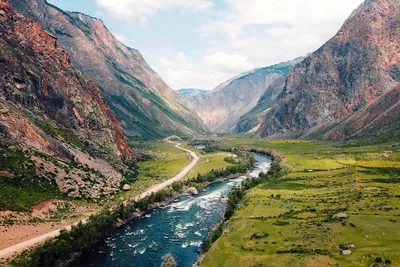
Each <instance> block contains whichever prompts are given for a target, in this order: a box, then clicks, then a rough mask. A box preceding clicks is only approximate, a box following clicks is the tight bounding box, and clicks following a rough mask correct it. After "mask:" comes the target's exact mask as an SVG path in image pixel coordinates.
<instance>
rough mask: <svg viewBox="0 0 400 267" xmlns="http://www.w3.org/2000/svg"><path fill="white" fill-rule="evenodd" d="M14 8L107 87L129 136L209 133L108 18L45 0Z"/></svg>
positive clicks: (27, 0) (15, 0)
mask: <svg viewBox="0 0 400 267" xmlns="http://www.w3.org/2000/svg"><path fill="white" fill-rule="evenodd" d="M10 2H11V4H12V5H13V7H14V8H15V9H16V10H18V11H19V12H20V13H22V14H23V15H24V16H26V17H27V18H30V19H32V20H33V21H34V22H36V23H38V24H39V25H40V26H41V27H42V28H43V29H45V30H46V31H47V32H49V33H50V34H51V35H53V36H55V37H56V38H57V42H58V43H59V44H60V46H61V47H62V48H63V49H64V50H65V51H66V52H68V54H69V55H70V58H71V62H72V63H73V65H74V66H75V67H76V68H77V69H78V70H79V71H81V72H82V73H83V74H84V75H85V76H86V77H87V78H89V79H90V80H92V81H93V82H94V84H95V85H96V86H97V87H98V88H99V89H100V90H101V91H102V93H103V96H104V99H105V101H106V103H107V105H109V106H110V108H111V110H112V111H113V113H114V114H115V115H116V117H117V118H118V120H119V121H120V123H121V125H122V127H123V129H124V133H125V135H126V136H127V137H128V138H161V137H166V136H169V135H172V134H179V135H193V134H196V133H203V134H204V133H205V127H204V125H203V124H202V122H201V120H200V119H199V118H198V117H197V116H196V114H195V113H194V112H193V111H191V110H190V109H189V108H188V106H187V103H186V101H185V100H184V99H183V98H182V97H181V96H180V95H179V94H178V93H177V92H176V91H174V90H172V89H171V88H169V87H168V86H167V85H166V84H165V82H164V81H163V80H162V79H161V77H160V76H159V75H158V74H157V73H156V72H154V71H153V70H152V69H151V68H150V66H149V65H148V64H147V63H146V61H145V60H144V58H143V56H142V55H141V53H140V52H139V51H137V50H135V49H132V48H129V47H127V46H125V45H124V44H122V43H121V42H119V41H118V40H117V39H116V37H115V36H114V35H113V34H111V32H110V31H109V30H108V29H107V28H106V27H105V25H104V24H103V22H102V21H101V20H99V19H96V18H93V17H91V16H88V15H85V14H81V13H77V12H67V11H63V10H61V9H59V8H57V7H56V6H54V5H52V4H49V3H48V2H46V1H45V0H11V1H10Z"/></svg>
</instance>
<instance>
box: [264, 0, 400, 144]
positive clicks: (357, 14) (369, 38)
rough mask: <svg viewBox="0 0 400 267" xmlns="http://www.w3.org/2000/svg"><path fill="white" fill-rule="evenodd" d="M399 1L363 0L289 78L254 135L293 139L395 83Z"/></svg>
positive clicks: (399, 67)
mask: <svg viewBox="0 0 400 267" xmlns="http://www.w3.org/2000/svg"><path fill="white" fill-rule="evenodd" d="M399 21H400V2H399V1H397V0H372V1H371V0H369V1H365V2H364V3H363V4H362V5H361V6H360V7H359V8H358V9H357V10H355V11H354V12H353V14H352V15H351V16H350V18H349V19H348V20H347V21H346V22H345V23H344V25H343V26H342V28H341V29H340V30H339V32H338V33H337V34H336V35H335V36H334V37H333V38H332V39H331V40H329V41H328V42H327V43H326V44H325V45H323V46H322V47H321V48H320V49H318V50H317V51H316V52H314V53H312V54H311V55H310V56H308V57H307V58H306V59H305V60H304V61H302V62H301V63H299V64H298V65H296V67H295V68H294V69H293V70H292V71H291V72H290V73H289V75H288V78H287V80H286V84H285V87H284V90H283V92H282V93H281V94H280V95H279V97H278V102H277V103H276V105H274V107H273V108H272V109H271V110H270V111H268V113H267V114H266V115H265V117H264V118H265V119H264V121H263V123H262V125H261V126H260V128H259V129H258V130H257V134H258V135H260V136H263V137H271V136H272V137H274V136H275V137H276V136H278V137H296V136H299V135H300V136H301V135H302V134H304V133H306V132H307V131H308V130H309V129H310V128H312V127H316V126H319V125H322V124H326V123H329V122H334V121H336V120H338V119H342V118H344V117H346V116H351V115H352V114H354V113H355V112H357V111H359V110H360V109H362V108H364V107H365V106H366V105H368V104H370V103H372V102H373V101H374V100H375V99H377V98H378V97H380V96H382V95H384V94H385V93H386V92H387V91H388V90H390V89H391V88H394V87H396V85H398V84H399V82H400V79H399V75H400V74H399V70H400V46H399V43H398V40H399V38H400V23H399Z"/></svg>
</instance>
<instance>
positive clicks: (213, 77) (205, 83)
mask: <svg viewBox="0 0 400 267" xmlns="http://www.w3.org/2000/svg"><path fill="white" fill-rule="evenodd" d="M155 68H156V69H157V70H158V72H159V74H160V75H161V77H162V78H163V79H164V80H165V81H166V82H167V84H168V85H169V86H171V87H172V88H174V89H180V88H201V89H206V90H211V89H213V88H214V87H216V86H217V85H219V84H220V83H221V82H223V81H225V80H227V79H229V78H231V76H232V74H231V73H226V72H221V71H218V70H214V69H212V68H208V69H207V68H206V69H202V68H199V67H196V66H195V65H194V64H193V63H192V62H190V61H189V60H188V58H187V57H186V55H185V53H184V52H179V53H178V55H177V56H176V57H175V58H174V59H172V60H171V59H167V58H165V57H162V58H160V60H159V62H158V66H155Z"/></svg>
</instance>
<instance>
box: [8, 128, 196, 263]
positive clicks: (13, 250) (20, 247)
mask: <svg viewBox="0 0 400 267" xmlns="http://www.w3.org/2000/svg"><path fill="white" fill-rule="evenodd" d="M173 138H179V137H177V136H170V137H168V138H166V139H164V140H165V141H166V142H168V143H172V144H175V147H176V148H178V149H180V150H183V151H185V152H188V153H190V155H191V156H192V158H193V160H192V162H191V163H190V164H189V165H188V166H186V167H185V168H183V169H182V170H181V171H180V172H179V173H178V174H177V175H175V176H174V177H172V178H171V179H168V180H166V181H164V182H162V183H159V184H156V185H153V186H151V187H149V188H147V189H146V190H145V191H144V192H142V193H141V194H139V195H138V196H136V197H134V198H133V199H131V200H140V199H143V198H145V197H146V196H148V195H150V194H151V193H156V192H158V191H160V190H162V189H164V188H166V187H168V186H170V185H172V183H174V182H177V181H179V180H181V179H183V178H184V177H185V176H186V175H187V174H188V173H189V171H190V170H192V169H193V168H194V167H195V166H196V164H197V162H198V161H199V157H198V156H197V154H196V153H195V152H193V151H191V150H189V149H186V148H183V147H181V144H180V143H177V142H174V141H171V139H173ZM125 203H126V202H125ZM87 220H88V218H85V219H83V220H81V221H78V222H76V223H74V224H72V225H69V226H66V227H64V228H61V229H58V230H54V231H52V232H49V233H47V234H44V235H40V236H37V237H34V238H32V239H29V240H26V241H24V242H21V243H19V244H16V245H14V246H11V247H8V248H5V249H2V250H0V259H1V258H9V257H11V256H13V255H15V254H18V253H21V252H23V251H24V250H26V249H28V248H30V247H32V246H35V245H37V244H40V243H43V242H45V241H47V240H49V239H51V238H54V237H56V236H58V235H59V234H60V231H61V230H67V231H69V230H71V228H72V226H73V225H77V224H78V223H80V222H82V223H86V222H87Z"/></svg>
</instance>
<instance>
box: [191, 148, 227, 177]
mask: <svg viewBox="0 0 400 267" xmlns="http://www.w3.org/2000/svg"><path fill="white" fill-rule="evenodd" d="M197 155H199V157H200V159H199V162H198V163H197V165H196V166H195V167H194V168H193V169H192V170H191V171H190V172H189V173H188V174H187V176H186V179H191V178H194V177H196V176H197V174H198V173H207V172H209V171H211V170H213V169H215V170H216V169H222V168H226V167H228V166H229V165H231V164H230V163H228V162H226V161H224V158H226V157H229V156H230V155H231V154H230V153H227V152H216V153H211V154H200V153H197Z"/></svg>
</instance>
